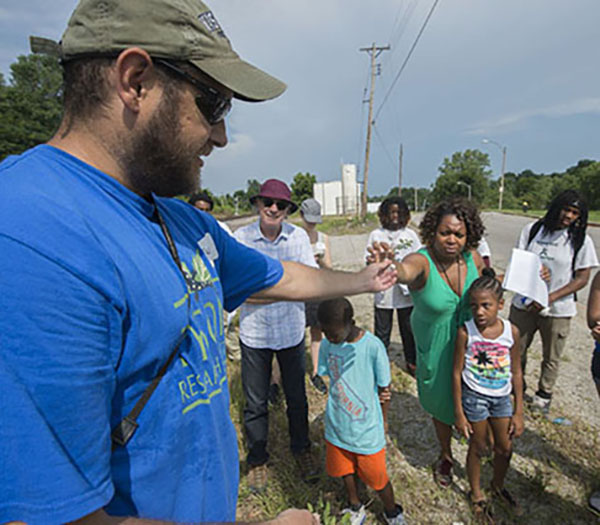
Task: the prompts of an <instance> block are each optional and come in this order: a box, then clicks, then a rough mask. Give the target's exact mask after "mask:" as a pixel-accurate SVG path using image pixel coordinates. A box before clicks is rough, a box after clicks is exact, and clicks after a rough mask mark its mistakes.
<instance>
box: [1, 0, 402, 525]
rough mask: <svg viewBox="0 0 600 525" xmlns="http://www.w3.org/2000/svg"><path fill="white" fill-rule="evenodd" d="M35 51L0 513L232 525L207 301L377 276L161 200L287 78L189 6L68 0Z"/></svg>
mask: <svg viewBox="0 0 600 525" xmlns="http://www.w3.org/2000/svg"><path fill="white" fill-rule="evenodd" d="M32 44H33V45H34V46H35V49H37V50H42V49H43V50H44V51H46V52H57V53H58V54H59V55H60V57H61V61H62V64H63V67H64V78H65V86H64V119H63V122H62V124H61V126H60V128H59V130H58V131H57V133H56V135H55V136H54V137H53V138H52V139H51V140H50V141H49V142H48V144H45V145H41V146H38V147H36V148H33V149H31V150H29V151H27V152H25V153H23V154H22V155H19V156H15V157H9V158H8V159H6V160H5V161H4V162H3V163H2V164H1V165H0V253H1V254H2V257H0V275H1V276H2V278H1V279H0V391H1V392H2V396H0V415H1V416H0V417H1V423H2V424H1V425H0V442H1V443H2V447H0V494H1V497H0V523H4V522H10V521H24V522H28V523H31V524H35V523H64V522H70V521H78V522H80V523H112V522H113V521H112V518H111V517H110V516H132V517H133V518H132V519H131V522H132V523H135V522H136V521H137V520H136V519H135V518H152V519H156V520H168V521H179V522H202V521H232V520H234V519H235V506H236V499H237V490H238V477H239V475H238V454H237V439H236V435H235V430H234V427H233V425H232V423H231V420H230V418H229V394H228V385H227V376H226V372H225V345H224V334H223V318H222V313H221V312H222V308H223V307H224V308H225V309H226V310H233V309H234V308H236V307H237V306H238V305H239V304H241V303H242V302H243V301H244V300H245V299H246V298H248V297H249V296H253V297H256V298H259V299H261V298H262V299H269V300H305V299H311V298H317V297H321V296H337V295H341V294H344V293H346V294H349V293H361V292H366V291H376V290H380V289H383V288H385V287H387V286H389V285H390V284H391V283H392V282H393V279H394V276H393V274H391V273H390V272H387V271H385V270H386V265H384V264H382V265H379V266H370V267H368V268H367V269H366V270H364V271H362V272H360V273H357V274H342V273H336V272H328V273H325V272H322V271H318V270H315V269H312V268H308V267H305V266H303V265H301V264H298V263H291V262H284V263H280V262H278V261H276V260H274V259H272V258H270V257H268V256H265V255H262V254H260V253H258V252H256V251H254V250H252V249H250V248H248V247H245V246H243V245H241V244H240V243H238V242H237V241H236V240H235V239H233V237H231V236H229V235H228V234H227V233H225V232H224V231H223V230H222V229H221V228H220V227H219V226H218V224H217V223H216V221H215V220H214V219H213V218H212V217H210V216H209V215H208V214H201V213H198V212H196V211H194V210H193V209H192V208H191V207H190V206H189V205H188V204H187V203H184V202H181V201H178V200H175V199H169V198H167V197H169V196H172V195H175V194H180V193H188V192H191V191H194V190H195V189H196V188H195V186H196V184H197V177H198V170H199V168H200V167H201V166H202V164H203V161H202V160H201V159H200V156H207V155H209V154H210V152H211V151H212V149H213V148H215V147H224V146H225V145H226V143H227V136H226V133H225V123H224V118H225V115H226V114H227V112H228V110H229V109H230V107H231V98H232V97H236V98H239V99H241V100H246V101H255V102H256V101H261V100H267V99H271V98H274V97H276V96H278V95H279V94H281V93H282V92H283V90H284V89H285V85H284V84H283V83H281V82H280V81H278V80H276V79H275V78H273V77H271V76H269V75H267V74H266V73H264V72H262V71H261V70H259V69H256V68H255V67H253V66H251V65H250V64H248V63H246V62H243V61H242V60H241V59H240V58H239V56H238V55H237V54H236V53H235V52H234V51H233V49H232V48H231V46H230V43H229V40H228V39H227V38H226V37H225V34H224V32H223V30H222V28H221V27H220V25H219V24H218V22H217V20H216V19H215V17H214V15H213V14H212V12H211V11H210V10H209V9H208V8H207V7H206V6H205V5H204V4H203V3H201V2H200V1H199V0H187V1H184V2H170V1H167V0H145V1H144V2H140V1H139V0H118V1H117V0H103V1H98V0H81V1H80V3H79V5H78V6H77V8H76V10H75V11H74V13H73V15H72V17H71V19H70V21H69V25H68V27H67V30H66V32H65V33H64V35H63V37H62V40H61V43H60V44H54V43H52V42H51V41H48V40H40V39H37V40H33V41H32ZM140 400H142V401H141V402H140ZM138 427H139V428H138ZM136 429H137V431H136ZM133 432H135V433H133ZM111 434H112V445H111ZM131 436H132V437H131ZM128 437H131V439H129V440H128V439H127V438H128ZM280 520H288V522H294V523H310V522H311V520H312V517H311V515H310V513H308V512H306V511H298V510H291V511H286V513H284V514H283V515H281V516H280ZM128 523H129V521H128Z"/></svg>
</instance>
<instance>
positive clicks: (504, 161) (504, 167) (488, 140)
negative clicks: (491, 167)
mask: <svg viewBox="0 0 600 525" xmlns="http://www.w3.org/2000/svg"><path fill="white" fill-rule="evenodd" d="M481 142H483V143H484V144H493V145H494V146H496V147H497V148H498V149H499V150H500V151H501V152H502V171H501V172H500V187H499V188H498V193H499V195H498V209H499V210H500V211H502V195H503V194H504V170H505V169H506V146H502V145H501V144H499V143H498V142H496V141H495V140H492V139H482V141H481Z"/></svg>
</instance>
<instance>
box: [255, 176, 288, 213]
mask: <svg viewBox="0 0 600 525" xmlns="http://www.w3.org/2000/svg"><path fill="white" fill-rule="evenodd" d="M259 197H264V198H267V199H273V200H278V201H286V202H289V204H290V213H294V212H295V211H296V210H297V209H298V206H296V204H294V203H293V202H292V192H291V191H290V189H289V188H288V185H287V184H286V183H285V182H283V181H281V180H278V179H268V180H266V181H265V182H263V183H262V185H261V187H260V191H259V192H258V194H257V195H253V196H252V197H250V202H251V203H252V204H254V202H255V201H256V199H258V198H259Z"/></svg>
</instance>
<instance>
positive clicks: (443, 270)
mask: <svg viewBox="0 0 600 525" xmlns="http://www.w3.org/2000/svg"><path fill="white" fill-rule="evenodd" d="M431 253H432V255H433V250H432V252H431ZM433 260H434V262H435V264H436V266H439V267H440V268H441V269H442V273H443V274H444V276H445V277H446V282H447V283H448V286H449V287H450V289H451V290H452V291H453V292H454V293H455V294H456V295H458V297H459V298H460V296H461V292H462V287H461V278H460V258H459V257H457V258H456V270H457V273H458V291H457V290H455V289H454V288H453V287H452V283H451V282H450V277H449V276H448V272H447V270H448V268H450V266H451V265H452V263H450V264H449V265H448V266H447V267H446V266H444V264H443V263H442V261H439V260H438V259H437V257H435V255H434V257H433Z"/></svg>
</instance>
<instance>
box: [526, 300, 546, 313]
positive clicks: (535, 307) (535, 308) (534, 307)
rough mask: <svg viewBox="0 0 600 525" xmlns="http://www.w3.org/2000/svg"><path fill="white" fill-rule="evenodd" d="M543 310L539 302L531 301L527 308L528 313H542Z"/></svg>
mask: <svg viewBox="0 0 600 525" xmlns="http://www.w3.org/2000/svg"><path fill="white" fill-rule="evenodd" d="M543 309H544V307H543V306H542V305H541V304H540V303H538V302H537V301H531V302H530V303H529V304H528V305H527V308H526V310H527V311H528V312H541V311H542V310H543Z"/></svg>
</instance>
